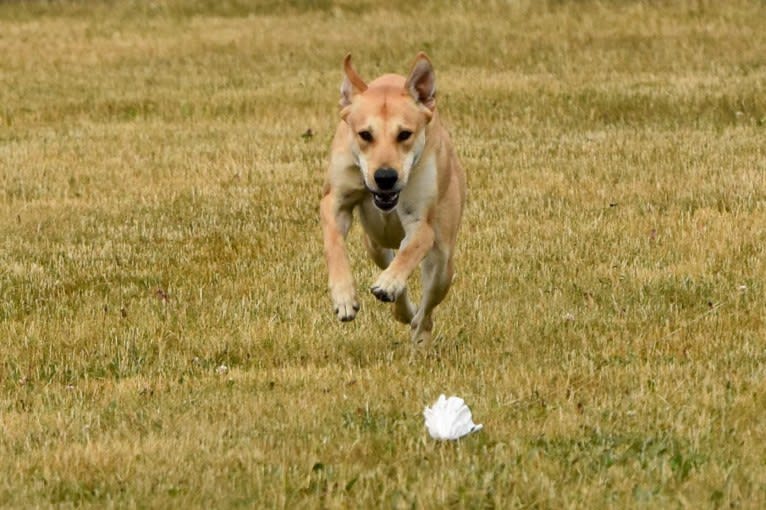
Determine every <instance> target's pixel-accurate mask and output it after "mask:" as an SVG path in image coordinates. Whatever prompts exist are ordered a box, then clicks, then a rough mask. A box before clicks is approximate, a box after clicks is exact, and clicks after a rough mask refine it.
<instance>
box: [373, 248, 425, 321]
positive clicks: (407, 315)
mask: <svg viewBox="0 0 766 510" xmlns="http://www.w3.org/2000/svg"><path fill="white" fill-rule="evenodd" d="M364 247H365V248H367V253H368V254H369V255H370V258H371V259H372V261H373V262H375V265H376V266H378V267H379V268H380V269H386V268H387V267H388V265H389V264H391V261H392V260H393V259H394V250H390V249H388V248H383V247H382V246H380V245H378V244H377V243H375V241H373V240H372V239H370V236H368V235H366V234H365V236H364ZM391 309H392V310H393V312H394V318H395V319H396V320H397V321H399V322H401V323H403V324H410V323H411V322H412V319H413V318H414V317H415V306H414V305H413V304H412V302H411V301H410V298H409V297H408V296H407V289H406V288H405V289H404V291H403V292H402V293H401V294H400V295H399V297H397V298H396V301H394V302H393V303H392V304H391Z"/></svg>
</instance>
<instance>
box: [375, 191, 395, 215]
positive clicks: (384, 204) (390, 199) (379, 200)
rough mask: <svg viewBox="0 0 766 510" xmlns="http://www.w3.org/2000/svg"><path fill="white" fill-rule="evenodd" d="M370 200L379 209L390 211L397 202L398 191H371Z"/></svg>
mask: <svg viewBox="0 0 766 510" xmlns="http://www.w3.org/2000/svg"><path fill="white" fill-rule="evenodd" d="M372 201H373V202H375V207H377V208H378V209H380V210H381V211H390V210H391V209H393V208H394V207H396V204H397V202H399V193H398V192H395V191H392V192H374V191H373V192H372Z"/></svg>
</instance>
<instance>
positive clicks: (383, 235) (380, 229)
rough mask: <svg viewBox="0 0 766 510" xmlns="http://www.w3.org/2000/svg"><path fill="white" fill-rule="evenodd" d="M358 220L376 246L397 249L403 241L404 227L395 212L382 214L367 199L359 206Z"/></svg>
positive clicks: (370, 199) (369, 199)
mask: <svg viewBox="0 0 766 510" xmlns="http://www.w3.org/2000/svg"><path fill="white" fill-rule="evenodd" d="M359 219H360V220H361V221H362V226H363V227H364V230H365V232H367V235H369V236H370V238H371V239H372V240H373V241H375V243H376V244H378V245H380V246H383V247H384V248H393V249H397V248H399V245H400V244H401V243H402V240H403V239H404V227H403V226H402V222H401V220H400V218H399V214H397V212H396V211H391V212H389V213H383V212H381V211H380V210H379V209H378V208H377V207H375V204H374V203H373V202H372V198H370V197H368V198H365V199H364V200H363V201H362V202H361V203H360V204H359Z"/></svg>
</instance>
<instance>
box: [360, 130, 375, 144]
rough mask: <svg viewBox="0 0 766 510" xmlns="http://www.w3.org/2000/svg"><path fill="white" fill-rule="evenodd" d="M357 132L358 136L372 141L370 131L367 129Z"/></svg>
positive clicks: (366, 140)
mask: <svg viewBox="0 0 766 510" xmlns="http://www.w3.org/2000/svg"><path fill="white" fill-rule="evenodd" d="M357 134H358V135H359V138H361V139H362V140H364V141H365V142H367V143H369V142H371V141H372V133H370V132H369V131H359V133H357Z"/></svg>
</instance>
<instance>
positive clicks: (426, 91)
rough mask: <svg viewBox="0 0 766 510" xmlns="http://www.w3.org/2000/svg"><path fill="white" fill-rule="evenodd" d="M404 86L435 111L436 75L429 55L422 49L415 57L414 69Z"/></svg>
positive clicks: (415, 97) (419, 100)
mask: <svg viewBox="0 0 766 510" xmlns="http://www.w3.org/2000/svg"><path fill="white" fill-rule="evenodd" d="M404 88H406V89H407V91H408V92H409V93H410V95H411V96H412V97H413V98H414V99H415V101H417V102H419V103H422V104H423V105H424V106H425V107H426V108H428V109H429V110H431V111H434V108H436V75H435V74H434V68H433V66H432V65H431V61H430V60H429V59H428V55H426V54H425V53H423V52H422V51H421V52H420V53H418V56H417V57H415V63H414V64H412V70H411V71H410V75H409V76H408V77H407V82H406V83H405V84H404Z"/></svg>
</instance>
